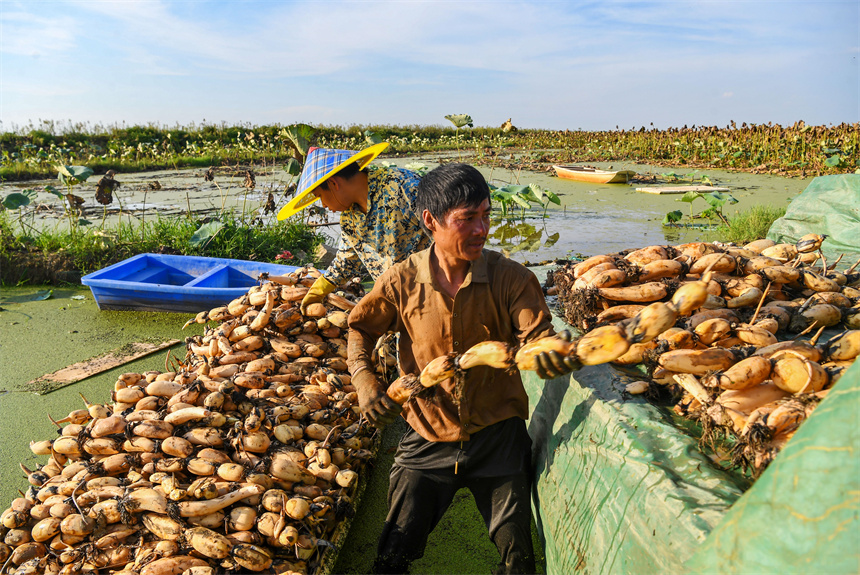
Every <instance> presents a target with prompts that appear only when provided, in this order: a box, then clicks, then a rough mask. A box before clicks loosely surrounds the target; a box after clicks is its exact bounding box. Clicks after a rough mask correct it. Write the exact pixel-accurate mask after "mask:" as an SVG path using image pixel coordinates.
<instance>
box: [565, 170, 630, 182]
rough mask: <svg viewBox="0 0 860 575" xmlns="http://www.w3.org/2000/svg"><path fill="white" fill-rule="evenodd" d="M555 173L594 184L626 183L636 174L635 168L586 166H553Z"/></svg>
mask: <svg viewBox="0 0 860 575" xmlns="http://www.w3.org/2000/svg"><path fill="white" fill-rule="evenodd" d="M552 169H553V170H555V175H556V176H558V177H559V178H563V179H565V180H576V181H577V182H590V183H592V184H626V183H627V182H628V180H630V178H632V177H633V176H635V175H636V172H634V171H633V170H617V171H614V172H613V171H607V170H598V169H597V168H586V167H585V166H553V167H552Z"/></svg>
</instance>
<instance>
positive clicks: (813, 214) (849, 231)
mask: <svg viewBox="0 0 860 575" xmlns="http://www.w3.org/2000/svg"><path fill="white" fill-rule="evenodd" d="M810 233H814V234H822V235H827V236H828V238H827V239H826V240H825V241H824V243H823V244H822V251H823V252H824V255H825V256H826V257H827V258H828V259H830V260H831V261H832V259H834V258H837V257H839V255H840V254H843V253H844V254H846V257H848V256H855V257H856V256H860V175H857V174H844V175H838V176H819V177H817V178H815V179H813V180H812V182H810V184H809V185H808V186H807V187H806V189H805V190H803V192H802V193H801V194H800V195H799V196H797V197H796V198H794V199H793V200H792V201H791V203H790V204H789V206H788V209H787V210H786V212H785V216H783V217H782V218H779V219H778V220H776V221H775V222H774V223H773V225H772V226H771V227H770V230H769V231H768V233H767V237H768V238H770V239H772V240H774V241H775V242H777V243H795V242H796V241H797V240H798V239H800V238H801V237H802V236H804V235H806V234H810Z"/></svg>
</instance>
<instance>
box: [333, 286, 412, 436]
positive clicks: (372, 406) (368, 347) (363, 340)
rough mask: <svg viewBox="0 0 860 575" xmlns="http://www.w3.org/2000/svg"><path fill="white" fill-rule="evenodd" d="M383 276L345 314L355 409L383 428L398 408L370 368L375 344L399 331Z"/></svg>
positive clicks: (374, 370) (374, 371)
mask: <svg viewBox="0 0 860 575" xmlns="http://www.w3.org/2000/svg"><path fill="white" fill-rule="evenodd" d="M386 278H387V274H386V275H385V276H383V277H381V278H380V279H379V280H378V281H377V282H376V284H375V285H374V287H373V289H372V290H371V292H370V293H369V294H368V295H366V296H365V297H364V298H362V299H361V301H360V302H359V303H358V305H357V306H356V307H355V308H354V309H353V310H352V311H351V312H350V314H349V340H348V342H347V351H348V353H347V356H348V357H347V367H348V368H349V372H350V374H351V375H352V384H353V385H354V386H355V390H356V393H358V405H359V408H360V409H361V413H362V415H364V416H365V417H366V418H367V420H368V421H370V423H372V424H373V425H375V426H376V427H383V426H385V425H387V424H389V423H391V422H393V421H394V420H395V419H396V418H397V415H398V414H399V413H400V411H401V410H402V408H401V406H400V405H399V404H398V403H397V402H395V401H394V400H392V399H391V398H390V397H388V395H387V394H386V393H385V391H386V389H387V388H388V385H387V384H386V383H385V382H384V381H380V379H379V377H377V374H376V366H375V365H374V364H373V349H374V347H375V346H376V342H377V341H378V340H379V338H380V337H382V336H383V335H384V334H386V333H388V332H389V331H394V332H396V331H399V329H400V326H399V322H398V317H399V314H398V310H397V304H396V302H395V300H394V298H393V297H392V296H391V290H390V286H389V285H388V283H387V281H386Z"/></svg>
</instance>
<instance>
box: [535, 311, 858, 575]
mask: <svg viewBox="0 0 860 575" xmlns="http://www.w3.org/2000/svg"><path fill="white" fill-rule="evenodd" d="M555 321H556V324H557V328H559V329H562V328H564V327H566V326H565V325H564V324H563V323H562V322H561V321H560V320H558V319H556V320H555ZM625 377H626V376H623V375H621V374H620V373H618V372H617V371H615V370H613V369H612V368H611V367H609V366H605V365H604V366H593V367H585V368H583V369H581V370H579V371H576V372H573V374H571V376H570V377H569V378H559V379H555V380H550V381H547V382H544V381H543V380H541V379H539V378H537V376H535V375H534V374H533V373H532V372H524V373H523V379H524V383H525V385H526V391H527V392H528V394H529V397H530V401H531V406H532V409H533V412H532V415H531V418H530V420H529V434H530V435H531V437H532V441H533V443H534V454H535V455H534V457H535V472H536V481H535V493H534V506H535V517H536V522H537V525H538V529H539V531H540V533H541V537H542V539H543V542H544V545H545V554H546V565H547V573H551V574H561V573H582V574H585V573H588V574H600V573H637V574H650V573H653V574H658V573H660V574H662V573H686V572H697V573H796V572H797V573H858V572H860V521H858V512H860V365H854V366H853V367H852V368H851V369H850V370H849V371H848V372H847V373H846V374H845V375H843V377H842V378H841V379H840V380H839V382H838V383H837V385H836V386H835V387H834V388H833V389H832V390H831V392H830V394H829V395H828V397H827V398H826V399H825V400H824V401H822V403H821V404H820V405H819V406H818V407H817V408H816V409H815V411H814V412H813V415H812V416H811V417H810V418H809V420H808V421H807V422H805V423H804V424H803V426H802V427H801V428H800V430H799V431H798V432H797V434H796V435H795V436H794V437H793V438H792V439H791V441H789V443H788V444H787V446H786V447H785V449H784V450H783V451H782V453H781V454H780V455H779V456H778V457H777V458H776V459H775V460H774V462H773V463H772V464H771V465H770V467H769V468H768V469H767V471H766V472H765V473H764V474H763V475H762V476H761V477H760V478H759V479H758V481H756V482H755V483H754V484H753V486H752V487H751V488H750V489H749V490H748V491H746V493H744V494H743V495H742V492H743V490H744V488H746V487H747V486H748V484H747V483H745V482H744V480H743V479H742V478H740V477H739V476H738V475H737V474H730V473H728V472H726V471H723V470H722V469H721V468H720V467H719V466H717V465H716V464H714V463H713V462H712V461H711V460H710V459H709V458H708V457H707V456H705V455H704V454H703V452H702V451H701V450H700V449H699V448H698V446H697V431H696V430H695V429H690V426H689V424H687V423H686V422H685V421H684V420H680V419H677V418H675V416H674V415H673V414H671V413H670V412H669V411H668V410H664V409H661V408H657V407H655V406H653V405H651V404H649V403H648V402H647V401H646V400H644V399H642V398H641V397H638V396H635V397H630V396H627V397H625V394H624V393H623V385H624V383H625V381H629V379H626V380H625ZM688 430H689V431H688Z"/></svg>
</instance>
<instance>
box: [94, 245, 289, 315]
mask: <svg viewBox="0 0 860 575" xmlns="http://www.w3.org/2000/svg"><path fill="white" fill-rule="evenodd" d="M297 269H298V268H297V267H295V266H285V265H279V264H270V263H265V262H252V261H245V260H231V259H226V258H205V257H197V256H173V255H162V254H139V255H136V256H134V257H132V258H129V259H127V260H123V261H121V262H119V263H116V264H114V265H112V266H109V267H106V268H104V269H101V270H99V271H97V272H93V273H91V274H88V275H85V276H84V277H82V278H81V283H82V284H84V285H86V286H89V287H90V290H92V292H93V297H94V298H95V300H96V303H97V304H98V306H99V309H100V310H131V311H162V312H165V311H166V312H183V313H187V312H190V313H197V312H200V311H203V310H208V309H211V308H213V307H218V306H221V305H225V304H227V303H228V302H230V301H231V300H233V299H235V298H237V297H239V296H241V295H242V294H244V293H246V292H247V291H248V288H250V287H251V286H253V285H255V284H257V282H258V277H259V276H260V274H261V273H263V272H266V273H268V274H269V275H273V276H275V275H286V274H288V273H290V272H293V271H295V270H297Z"/></svg>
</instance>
